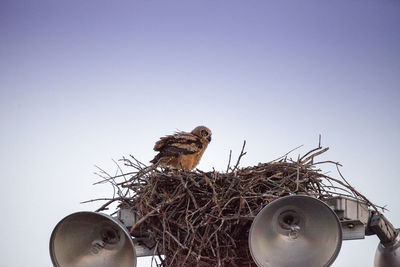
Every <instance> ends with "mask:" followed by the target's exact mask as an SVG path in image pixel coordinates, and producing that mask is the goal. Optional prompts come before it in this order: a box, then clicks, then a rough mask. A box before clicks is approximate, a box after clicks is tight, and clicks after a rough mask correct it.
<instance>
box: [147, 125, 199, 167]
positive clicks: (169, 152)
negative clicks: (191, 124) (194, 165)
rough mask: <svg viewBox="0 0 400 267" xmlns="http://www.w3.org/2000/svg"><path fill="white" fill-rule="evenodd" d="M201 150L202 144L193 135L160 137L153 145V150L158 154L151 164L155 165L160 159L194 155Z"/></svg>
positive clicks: (177, 134)
mask: <svg viewBox="0 0 400 267" xmlns="http://www.w3.org/2000/svg"><path fill="white" fill-rule="evenodd" d="M202 148H203V144H202V143H201V141H200V139H199V138H198V137H197V136H195V135H193V134H190V133H185V132H179V133H176V134H174V135H168V136H165V137H161V138H160V140H158V141H157V142H156V144H155V145H154V150H155V151H159V152H160V153H158V154H157V155H156V157H155V158H154V159H153V160H152V161H151V162H152V163H156V162H157V161H158V160H159V159H160V158H162V157H178V156H179V155H187V154H194V153H196V152H199V151H200V150H201V149H202Z"/></svg>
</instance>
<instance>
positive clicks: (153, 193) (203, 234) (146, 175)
mask: <svg viewBox="0 0 400 267" xmlns="http://www.w3.org/2000/svg"><path fill="white" fill-rule="evenodd" d="M244 146H245V144H244V145H243V148H242V151H241V153H240V156H239V158H238V160H237V162H236V165H235V166H233V167H230V161H231V156H229V163H228V167H227V171H226V172H223V173H221V172H217V171H211V172H203V171H200V170H196V171H184V170H172V169H161V170H160V169H157V168H155V166H153V167H147V166H145V165H144V164H143V163H141V162H139V161H138V160H137V159H135V158H134V157H133V156H131V157H130V158H123V159H122V161H123V163H124V165H126V166H128V167H130V168H133V171H132V172H128V173H122V174H120V175H116V176H109V175H106V172H104V171H101V173H100V175H101V176H102V177H103V178H104V181H108V182H110V183H111V184H112V185H113V186H114V188H115V192H116V193H115V195H114V196H113V197H112V198H109V199H107V202H106V203H105V204H104V205H102V206H101V207H100V208H99V209H98V210H97V211H102V210H105V209H107V208H108V207H109V205H110V204H111V203H113V202H116V201H117V202H118V203H119V204H120V205H123V206H124V207H129V208H131V209H132V210H134V211H135V212H136V213H137V214H138V215H139V216H140V220H139V221H138V222H137V224H136V225H135V226H133V227H132V229H131V233H132V235H133V236H134V233H136V232H137V231H138V230H140V231H145V232H147V233H148V234H149V235H151V236H152V239H153V240H154V243H153V244H152V245H151V246H152V247H153V246H154V247H153V248H155V250H156V253H157V254H158V260H157V261H155V262H156V263H155V264H156V265H157V266H256V264H255V263H254V261H253V260H252V257H251V255H250V251H249V247H248V235H249V230H250V226H251V224H252V221H253V219H254V218H255V216H256V215H257V213H258V212H259V211H260V210H261V209H262V208H263V207H265V206H266V205H267V204H268V203H270V202H271V201H273V200H275V199H277V198H280V197H284V196H287V195H290V194H305V195H309V196H313V197H316V198H318V199H321V200H323V199H325V198H327V197H332V196H338V195H341V196H342V195H344V196H347V197H351V198H355V199H358V200H360V199H361V200H363V201H365V202H366V203H367V204H368V205H369V206H371V207H373V208H374V209H376V207H375V206H374V205H373V204H372V203H371V202H369V201H368V199H366V198H365V197H364V196H363V195H361V194H360V193H359V192H357V191H356V190H355V189H354V188H353V187H352V186H350V184H348V183H347V181H346V180H345V179H344V178H343V176H341V174H340V171H339V169H338V172H339V174H340V176H341V178H340V179H335V178H332V177H329V176H327V175H325V174H323V173H322V172H321V170H320V169H319V168H318V166H320V164H329V163H331V164H334V165H336V167H338V166H340V164H339V163H337V162H331V161H324V162H315V157H316V156H318V155H320V154H322V153H324V152H325V151H327V150H328V148H322V147H320V146H319V147H318V148H316V149H313V150H311V151H310V152H308V153H306V154H305V155H304V156H303V157H299V158H298V159H297V160H292V159H289V158H288V157H287V155H284V156H283V157H281V158H279V159H277V160H274V161H272V162H268V163H260V164H258V165H257V166H253V167H245V168H239V167H238V166H239V161H240V158H241V157H242V156H243V155H245V154H246V153H245V152H244V151H243V150H244ZM117 179H123V181H122V182H117V181H118V180H117ZM104 181H103V182H104ZM102 200H104V199H102ZM161 255H163V256H161Z"/></svg>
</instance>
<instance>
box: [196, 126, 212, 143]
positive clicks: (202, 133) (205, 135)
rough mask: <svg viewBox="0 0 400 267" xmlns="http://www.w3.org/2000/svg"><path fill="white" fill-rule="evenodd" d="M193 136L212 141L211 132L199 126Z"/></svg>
mask: <svg viewBox="0 0 400 267" xmlns="http://www.w3.org/2000/svg"><path fill="white" fill-rule="evenodd" d="M192 134H194V135H196V136H198V137H200V138H201V139H206V140H207V141H208V142H210V141H211V130H210V129H208V128H207V127H206V126H197V127H196V128H194V129H193V131H192Z"/></svg>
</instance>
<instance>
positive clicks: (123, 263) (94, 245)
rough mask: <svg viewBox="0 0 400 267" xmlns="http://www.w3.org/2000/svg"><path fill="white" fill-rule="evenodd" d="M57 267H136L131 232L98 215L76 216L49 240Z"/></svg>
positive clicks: (62, 222)
mask: <svg viewBox="0 0 400 267" xmlns="http://www.w3.org/2000/svg"><path fill="white" fill-rule="evenodd" d="M50 256H51V260H52V262H53V264H54V266H56V267H72V266H74V267H95V266H96V267H108V266H109V267H111V266H119V267H135V266H136V254H135V248H134V245H133V242H132V239H131V237H130V234H129V232H128V231H127V229H126V228H125V226H124V225H122V224H121V223H120V222H118V221H117V220H115V219H113V218H112V217H110V216H108V215H106V214H101V213H96V212H77V213H73V214H71V215H69V216H67V217H65V218H64V219H62V220H61V221H60V222H59V223H58V224H57V226H56V227H55V228H54V230H53V232H52V234H51V238H50Z"/></svg>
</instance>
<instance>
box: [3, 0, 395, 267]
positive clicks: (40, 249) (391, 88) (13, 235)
mask: <svg viewBox="0 0 400 267" xmlns="http://www.w3.org/2000/svg"><path fill="white" fill-rule="evenodd" d="M399 14H400V2H398V1H394V0H384V1H372V0H365V1H358V0H350V1H349V0H347V1H344V0H342V1H333V2H329V3H328V2H321V1H309V0H308V1H172V0H171V1H154V0H151V1H144V0H143V1H133V0H132V1H104V0H97V1H81V0H80V1H78V0H70V1H55V0H37V1H23V0H22V1H11V0H1V1H0V59H1V61H0V127H1V128H0V129H1V131H0V136H1V138H0V148H1V149H0V170H1V172H2V179H1V181H2V186H1V187H0V203H1V204H0V207H1V208H2V210H3V215H4V216H3V217H4V219H3V220H2V221H1V222H0V229H2V230H1V232H0V233H1V236H2V237H3V240H8V241H7V242H2V244H1V245H0V250H1V251H2V252H3V253H2V255H3V256H2V258H1V259H0V266H1V267H14V266H16V267H25V266H51V262H50V258H49V254H48V239H49V236H50V233H51V231H52V229H53V227H54V226H55V224H56V223H57V222H58V221H59V220H60V219H62V218H63V217H64V216H66V215H68V214H69V213H72V212H75V211H78V210H94V209H95V208H96V207H98V205H99V204H100V203H99V204H93V205H80V204H79V202H80V201H83V200H87V199H91V198H95V197H105V196H108V195H109V194H110V193H111V190H110V189H111V188H109V187H107V186H98V187H94V186H92V183H93V182H95V181H97V180H98V178H97V177H96V176H95V175H93V172H94V171H95V168H94V165H95V164H96V165H99V166H102V167H104V168H106V169H108V170H110V172H112V171H114V170H115V167H114V166H113V163H112V160H111V159H119V158H120V157H122V156H127V155H129V154H134V155H135V156H137V157H138V158H140V159H141V160H142V161H144V162H148V161H149V160H151V159H152V157H153V156H154V152H153V151H152V147H153V144H154V142H155V141H156V140H157V139H158V138H159V137H160V136H162V135H165V134H170V133H172V132H173V131H175V130H176V129H180V130H188V131H189V130H191V129H192V128H194V127H195V126H197V125H200V124H204V125H207V126H208V127H209V128H211V129H212V131H213V141H212V143H211V144H210V146H209V148H208V150H207V151H206V153H205V155H204V157H203V159H202V161H201V163H200V165H199V168H200V169H202V170H211V169H212V167H215V168H216V169H217V170H223V169H225V168H226V164H227V159H228V155H229V150H230V149H233V151H234V156H237V154H238V152H239V151H240V148H241V145H242V142H243V140H244V139H246V140H247V151H248V155H246V156H245V158H244V159H243V161H242V165H243V166H246V165H254V164H257V163H258V162H266V161H270V160H272V159H274V158H276V157H278V156H280V155H282V154H284V153H286V152H287V151H289V150H291V149H292V148H294V147H296V146H298V145H301V144H304V145H305V147H304V149H301V150H299V151H298V152H297V153H302V152H303V153H304V152H305V151H306V150H308V149H311V148H314V146H316V145H317V141H318V135H319V134H322V139H323V145H325V146H329V147H331V149H330V151H329V152H328V153H327V154H326V156H325V158H326V159H330V160H335V161H340V162H341V163H342V164H343V165H344V167H343V169H342V172H343V174H344V175H345V176H346V177H347V179H348V180H349V181H350V183H352V184H353V185H354V186H355V187H356V188H357V189H358V190H359V191H361V192H362V193H363V194H364V195H366V196H367V197H369V198H370V199H371V200H372V201H374V202H377V203H378V204H381V205H385V204H387V205H388V207H389V209H390V212H388V213H387V217H388V218H389V219H390V220H391V221H392V223H393V224H394V225H395V226H397V227H400V206H399V204H398V203H399V197H398V192H397V191H398V190H397V188H399V186H400V182H399V177H398V172H397V166H398V153H399V151H400V142H399V138H398V137H399V134H400V123H399V122H400V119H399V118H400V107H399V104H398V103H399V100H400V28H399V25H400V15H399ZM235 153H236V154H235ZM296 155H297V154H295V155H294V156H296ZM328 170H330V169H329V168H327V171H328ZM331 174H332V175H336V174H335V173H333V172H332V173H331ZM377 244H378V239H377V238H376V237H369V238H367V239H365V240H360V241H347V242H344V244H343V247H342V250H341V253H340V254H339V257H338V259H337V261H336V262H335V264H334V266H336V267H338V266H356V267H357V266H359V267H364V266H372V264H373V257H374V254H375V249H376V246H377ZM139 266H141V265H139ZM142 266H146V265H142Z"/></svg>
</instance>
